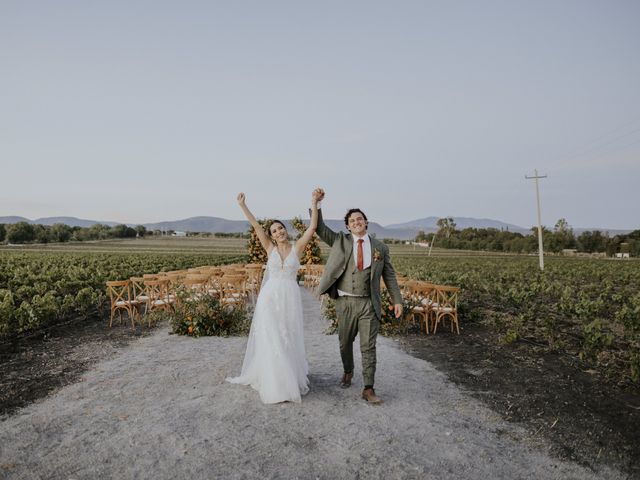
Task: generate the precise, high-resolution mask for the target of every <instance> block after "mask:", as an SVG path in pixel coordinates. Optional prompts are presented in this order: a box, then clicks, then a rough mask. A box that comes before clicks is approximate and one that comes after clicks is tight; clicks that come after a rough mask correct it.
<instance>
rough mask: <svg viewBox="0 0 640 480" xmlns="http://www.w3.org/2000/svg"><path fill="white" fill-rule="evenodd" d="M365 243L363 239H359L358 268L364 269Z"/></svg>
mask: <svg viewBox="0 0 640 480" xmlns="http://www.w3.org/2000/svg"><path fill="white" fill-rule="evenodd" d="M363 243H364V240H363V239H360V240H358V264H357V267H358V270H362V269H364V253H362V244H363Z"/></svg>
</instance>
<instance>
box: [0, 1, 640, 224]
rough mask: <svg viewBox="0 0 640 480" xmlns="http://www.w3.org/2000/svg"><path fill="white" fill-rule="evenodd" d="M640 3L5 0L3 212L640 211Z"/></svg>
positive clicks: (614, 220)
mask: <svg viewBox="0 0 640 480" xmlns="http://www.w3.org/2000/svg"><path fill="white" fill-rule="evenodd" d="M638 25H640V2H638V1H636V0H630V1H622V0H612V1H589V0H575V1H573V0H561V1H557V0H535V1H534V0H532V1H519V0H505V1H492V0H487V1H480V2H479V1H455V2H449V1H444V0H442V1H429V0H422V1H402V0H400V1H397V2H389V1H376V0H370V1H348V0H342V1H332V0H329V1H322V2H318V1H316V2H312V1H304V0H298V1H289V2H287V1H277V0H274V1H269V2H265V1H242V0H239V1H235V2H231V1H192V0H185V1H180V2H166V1H158V0H153V1H151V0H149V1H136V0H127V1H119V0H110V1H108V2H86V1H65V0H60V1H56V2H51V1H29V0H20V1H13V0H2V1H1V2H0V216H8V215H19V216H24V217H27V218H30V219H36V218H39V217H50V216H75V217H79V218H84V219H91V220H100V221H115V222H123V223H131V224H137V223H150V222H157V221H163V220H178V219H184V218H188V217H193V216H200V215H206V216H214V217H223V218H227V219H233V220H239V219H242V218H243V217H242V212H241V210H240V208H239V207H238V205H237V202H236V196H237V193H238V192H245V193H246V196H247V205H248V206H249V208H250V209H251V210H252V211H253V213H254V214H255V215H256V216H257V217H278V218H290V217H293V216H295V215H304V216H305V218H306V214H307V213H306V212H307V209H308V206H309V204H310V197H311V191H312V190H313V189H314V188H315V187H317V186H320V187H323V188H324V189H325V191H326V198H325V200H324V201H323V205H322V207H323V213H324V216H325V218H341V217H342V216H343V215H344V212H345V211H346V210H347V209H348V208H351V207H359V208H361V209H363V210H364V211H365V212H367V216H368V217H369V220H371V221H375V222H377V223H380V224H382V225H389V224H394V223H402V222H406V221H410V220H415V219H419V218H424V217H428V216H437V217H443V216H458V217H476V218H491V219H496V220H501V221H504V222H507V223H512V224H516V225H519V226H523V227H525V228H528V227H530V226H532V225H534V224H536V223H537V220H536V195H535V185H534V181H533V180H530V179H529V180H528V179H526V178H525V176H526V175H528V176H532V175H534V171H536V170H537V172H538V174H539V175H546V178H544V179H541V180H540V182H539V189H540V203H541V211H542V223H543V224H544V225H547V226H549V227H553V225H554V224H555V223H556V221H557V220H558V219H560V218H566V220H567V221H568V222H569V224H570V225H571V226H573V227H578V228H580V227H591V228H595V227H597V228H604V229H607V228H608V229H633V228H640V225H639V224H640V214H639V213H638V205H640V188H639V185H638V184H639V183H640V182H639V181H640V87H639V86H640V28H638Z"/></svg>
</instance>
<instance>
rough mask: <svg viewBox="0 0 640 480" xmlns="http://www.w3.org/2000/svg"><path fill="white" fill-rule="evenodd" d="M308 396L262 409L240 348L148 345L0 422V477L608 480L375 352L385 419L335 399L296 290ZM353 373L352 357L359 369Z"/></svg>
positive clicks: (332, 341) (326, 363) (324, 356)
mask: <svg viewBox="0 0 640 480" xmlns="http://www.w3.org/2000/svg"><path fill="white" fill-rule="evenodd" d="M302 295H303V301H304V307H305V328H306V331H305V342H306V347H307V356H308V359H309V364H310V370H311V373H310V380H311V391H310V393H309V394H308V395H307V396H305V397H304V398H303V401H302V403H301V404H299V405H298V404H291V403H284V404H278V405H263V404H262V403H261V402H260V400H259V398H258V394H257V392H255V391H254V390H253V389H251V388H250V387H245V386H240V385H232V384H229V383H226V382H225V381H224V379H225V377H227V376H234V375H237V374H238V373H239V371H240V367H241V363H242V358H243V354H244V348H245V344H246V338H216V337H207V338H199V339H193V338H188V337H179V336H175V335H168V332H169V330H168V328H166V327H162V328H159V329H158V330H157V331H156V332H155V333H153V334H152V335H150V336H147V337H143V338H140V339H138V340H135V341H133V342H132V343H131V344H129V345H128V346H126V347H123V348H122V349H120V350H118V352H117V354H116V355H115V356H114V357H113V358H112V359H110V360H107V361H102V362H99V363H97V364H95V365H94V366H93V367H92V368H91V369H90V370H88V371H87V372H85V373H84V375H83V377H82V378H81V380H80V381H79V382H78V383H75V384H73V385H68V386H66V387H64V388H62V389H61V390H59V391H58V392H57V393H55V394H53V395H52V396H49V397H47V398H45V399H43V400H41V401H38V402H37V403H34V404H31V405H29V406H27V407H26V408H23V409H21V410H19V411H18V412H17V413H15V414H13V415H7V416H4V417H2V419H1V420H0V478H8V479H40V478H41V479H81V478H117V479H120V478H154V479H157V478H161V479H162V478H167V479H182V478H185V479H187V478H188V479H200V478H202V479H209V478H225V479H226V478H327V479H334V478H364V477H370V476H375V477H379V478H403V479H404V478H420V479H442V478H455V479H477V478H482V479H494V478H508V479H524V478H531V479H547V478H549V479H555V478H559V479H573V478H575V479H580V480H583V479H603V478H605V479H617V478H625V477H626V476H625V475H623V474H622V473H620V472H618V471H616V470H613V469H611V468H610V467H606V466H602V467H599V468H600V469H599V470H598V471H593V470H589V469H587V468H585V467H583V466H580V465H578V464H575V463H572V462H568V461H562V460H558V459H556V458H554V457H552V456H551V455H550V453H549V445H548V444H546V443H545V440H544V439H542V438H540V437H537V436H535V435H532V434H531V433H530V432H527V431H526V430H525V429H523V428H520V427H518V426H517V425H514V424H510V423H508V422H506V421H505V420H503V419H501V417H500V416H499V415H498V414H496V413H494V412H492V411H491V410H489V409H488V408H487V407H485V406H484V405H483V404H482V403H481V402H480V401H479V400H476V399H474V398H472V397H471V396H470V395H468V394H466V393H464V392H462V391H461V390H460V389H459V388H458V387H456V386H455V385H454V384H453V383H451V382H449V381H448V380H447V379H446V377H445V376H444V374H442V373H439V372H438V371H437V370H436V369H435V368H434V367H433V366H432V365H431V364H430V363H428V362H426V361H424V360H420V359H417V358H414V357H412V356H410V355H408V354H407V353H404V352H403V351H402V350H401V349H400V348H398V347H397V346H396V344H395V343H396V342H395V341H394V340H393V339H388V338H383V337H379V339H378V372H377V378H376V390H377V393H378V394H379V395H380V396H381V397H382V398H383V399H384V400H385V403H384V404H383V405H381V406H372V405H368V404H366V403H365V402H364V401H363V400H361V399H360V393H361V389H362V381H361V377H360V375H359V373H360V372H359V368H358V367H357V368H356V379H355V380H356V381H355V382H354V385H352V387H351V388H349V389H346V390H343V389H341V388H339V386H338V381H339V378H340V375H341V363H340V357H339V353H338V344H337V343H338V341H337V338H336V337H335V336H327V335H324V333H323V330H324V328H325V325H326V323H325V321H324V320H323V319H321V317H320V309H319V304H318V302H317V301H316V300H315V299H314V298H313V297H312V296H311V295H310V294H309V293H308V292H307V291H305V290H303V291H302ZM356 365H359V358H358V359H357V361H356Z"/></svg>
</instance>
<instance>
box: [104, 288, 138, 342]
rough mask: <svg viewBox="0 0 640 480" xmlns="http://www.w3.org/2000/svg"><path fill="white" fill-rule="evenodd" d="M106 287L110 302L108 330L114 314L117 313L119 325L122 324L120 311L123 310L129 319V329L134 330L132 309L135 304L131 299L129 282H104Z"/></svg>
mask: <svg viewBox="0 0 640 480" xmlns="http://www.w3.org/2000/svg"><path fill="white" fill-rule="evenodd" d="M106 285H107V291H108V293H109V299H110V300H111V318H110V319H109V328H111V325H113V317H114V316H115V313H116V312H118V315H119V318H120V323H122V311H123V310H124V311H125V312H127V315H128V316H129V318H130V319H131V328H133V329H134V330H135V328H136V324H135V320H134V316H135V314H134V309H135V308H136V307H135V305H137V302H136V301H135V300H132V298H131V282H130V281H129V280H115V281H110V282H106Z"/></svg>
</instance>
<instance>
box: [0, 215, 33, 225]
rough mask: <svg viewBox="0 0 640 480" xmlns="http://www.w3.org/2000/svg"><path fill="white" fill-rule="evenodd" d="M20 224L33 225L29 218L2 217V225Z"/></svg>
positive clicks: (0, 219) (0, 220)
mask: <svg viewBox="0 0 640 480" xmlns="http://www.w3.org/2000/svg"><path fill="white" fill-rule="evenodd" d="M20 222H27V223H33V222H32V221H31V220H29V219H28V218H24V217H15V216H14V217H0V223H4V224H5V225H9V224H10V223H20Z"/></svg>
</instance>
